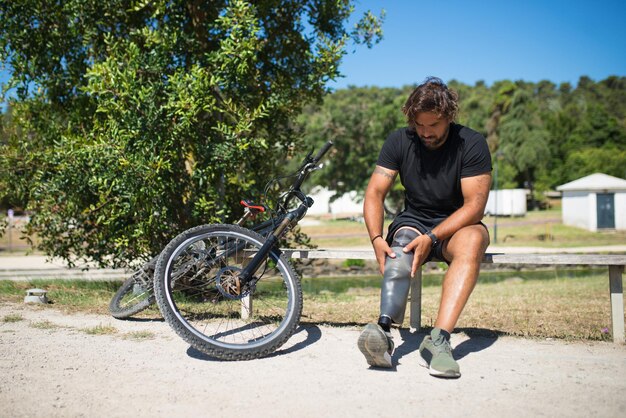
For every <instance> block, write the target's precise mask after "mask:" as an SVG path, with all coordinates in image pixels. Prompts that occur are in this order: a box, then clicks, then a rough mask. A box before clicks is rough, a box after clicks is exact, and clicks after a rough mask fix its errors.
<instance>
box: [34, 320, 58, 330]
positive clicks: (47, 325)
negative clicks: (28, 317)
mask: <svg viewBox="0 0 626 418" xmlns="http://www.w3.org/2000/svg"><path fill="white" fill-rule="evenodd" d="M30 326H31V327H32V328H37V329H55V328H59V326H58V325H57V324H55V323H53V322H50V321H48V320H44V321H37V322H31V323H30Z"/></svg>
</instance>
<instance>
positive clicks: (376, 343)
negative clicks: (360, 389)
mask: <svg viewBox="0 0 626 418" xmlns="http://www.w3.org/2000/svg"><path fill="white" fill-rule="evenodd" d="M380 335H381V334H380V333H379V332H378V331H377V330H372V329H369V328H366V329H365V330H364V331H363V332H362V333H361V336H360V337H359V341H358V346H359V350H360V351H361V353H363V355H364V356H365V360H366V361H367V364H369V365H370V366H373V367H383V368H386V369H388V368H391V367H392V365H393V364H392V362H391V354H389V352H388V351H387V350H388V345H387V337H386V336H384V335H383V338H380Z"/></svg>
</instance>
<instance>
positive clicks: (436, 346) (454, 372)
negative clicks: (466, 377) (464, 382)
mask: <svg viewBox="0 0 626 418" xmlns="http://www.w3.org/2000/svg"><path fill="white" fill-rule="evenodd" d="M440 331H441V330H440V329H439V328H434V329H433V330H432V331H431V333H430V336H427V337H426V338H424V341H422V344H421V345H420V348H419V351H420V356H421V360H422V361H421V362H420V364H421V365H422V366H424V367H427V368H428V369H429V371H430V374H431V375H432V376H439V377H460V376H461V371H460V369H459V364H458V363H457V362H456V361H454V358H453V357H452V347H450V343H449V342H448V341H447V340H446V339H445V337H444V336H443V335H441V334H440Z"/></svg>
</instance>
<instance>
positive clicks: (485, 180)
mask: <svg viewBox="0 0 626 418" xmlns="http://www.w3.org/2000/svg"><path fill="white" fill-rule="evenodd" d="M490 186H491V173H486V174H480V175H478V176H473V177H466V178H463V179H461V192H462V193H463V206H461V207H460V208H459V209H457V210H456V211H455V212H454V213H453V214H452V215H450V216H449V217H448V218H447V219H446V220H445V221H443V222H442V223H440V224H439V225H437V226H436V227H435V228H434V229H433V233H434V234H435V235H436V236H437V238H438V239H439V240H440V241H443V240H445V239H447V238H450V237H451V236H452V235H454V234H455V233H456V232H457V231H458V230H460V229H461V228H463V227H466V226H469V225H474V224H476V223H478V222H479V221H480V220H481V219H482V218H483V215H484V212H485V206H486V205H487V198H488V197H489V188H490ZM431 246H432V242H431V240H430V238H429V237H427V236H426V235H420V236H419V237H417V238H415V239H414V240H413V241H411V242H410V243H409V244H408V245H407V246H406V247H404V250H403V251H405V252H409V251H414V252H415V258H414V259H413V266H412V268H411V277H413V276H414V275H415V272H416V271H417V269H418V268H419V266H421V265H422V262H423V261H424V260H425V259H426V257H427V256H428V253H429V252H430V248H431Z"/></svg>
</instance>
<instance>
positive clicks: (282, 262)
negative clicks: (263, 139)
mask: <svg viewBox="0 0 626 418" xmlns="http://www.w3.org/2000/svg"><path fill="white" fill-rule="evenodd" d="M331 146H332V142H330V141H329V142H327V143H326V144H325V145H324V146H323V147H322V149H321V150H320V151H319V152H318V153H317V155H316V156H314V157H312V156H311V155H312V153H309V154H308V155H307V156H306V157H305V159H304V161H303V163H302V165H301V166H300V168H299V169H298V170H296V172H294V173H293V174H292V175H291V176H293V177H295V181H294V182H293V184H292V186H291V187H290V188H289V190H288V191H287V192H286V193H285V195H284V198H283V199H282V204H279V208H278V210H277V211H276V213H277V214H276V215H275V216H273V217H272V219H271V220H269V221H266V222H269V223H268V227H269V232H268V233H267V234H266V236H263V234H260V233H258V232H255V231H254V230H252V229H247V228H243V227H241V226H239V225H229V224H211V225H201V226H197V227H195V228H191V229H189V230H187V231H184V232H183V233H181V234H180V235H178V236H177V237H176V238H174V239H173V240H172V241H170V243H169V244H168V245H167V246H166V247H165V249H164V250H163V251H162V252H161V255H160V256H159V259H158V261H157V265H156V270H155V274H154V292H155V296H156V301H157V304H158V306H159V309H160V311H161V314H162V315H163V318H165V321H166V322H167V323H168V324H169V325H170V326H171V327H172V328H173V330H174V331H175V332H176V333H177V334H178V335H179V336H180V337H181V338H183V340H185V341H186V342H188V343H189V344H190V345H191V346H192V347H194V348H196V349H197V350H199V351H201V352H203V353H205V354H207V355H209V356H211V357H214V358H218V359H221V360H248V359H253V358H260V357H264V356H267V355H268V354H270V353H272V352H274V351H275V350H276V349H277V348H278V347H280V346H281V345H283V344H284V343H285V342H286V341H287V340H288V339H289V338H290V337H291V335H293V333H294V332H295V329H296V327H297V325H298V323H299V321H300V316H301V314H302V287H301V284H300V279H299V278H298V276H297V274H296V272H295V271H294V269H293V267H292V266H291V264H290V262H289V261H288V260H287V259H286V258H285V257H284V255H282V253H281V250H280V248H279V247H278V243H279V240H280V239H281V237H283V236H284V235H285V233H286V232H287V231H289V230H290V229H292V228H293V227H294V226H295V225H296V224H297V223H298V222H299V221H300V220H301V219H302V218H303V217H304V216H305V215H306V212H307V210H308V209H309V208H310V207H311V205H312V204H313V199H311V198H310V197H309V196H306V195H305V194H304V193H303V192H302V191H301V190H300V187H301V185H302V183H303V182H304V181H305V180H306V178H307V177H308V175H309V174H310V173H311V172H312V171H314V170H316V169H318V168H321V166H318V164H319V161H320V160H321V158H322V157H323V156H324V154H325V153H326V152H327V151H328V150H329V149H330V147H331ZM270 183H271V182H270ZM268 184H269V183H268ZM294 199H297V200H298V201H299V204H298V206H297V207H296V208H295V209H293V210H289V207H290V204H291V203H292V201H293V200H294ZM280 201H281V200H279V202H280ZM181 272H184V273H182V274H181ZM183 277H184V281H181V278H183Z"/></svg>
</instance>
